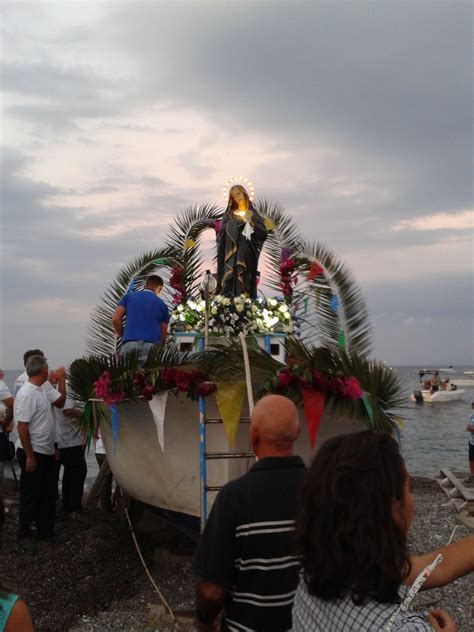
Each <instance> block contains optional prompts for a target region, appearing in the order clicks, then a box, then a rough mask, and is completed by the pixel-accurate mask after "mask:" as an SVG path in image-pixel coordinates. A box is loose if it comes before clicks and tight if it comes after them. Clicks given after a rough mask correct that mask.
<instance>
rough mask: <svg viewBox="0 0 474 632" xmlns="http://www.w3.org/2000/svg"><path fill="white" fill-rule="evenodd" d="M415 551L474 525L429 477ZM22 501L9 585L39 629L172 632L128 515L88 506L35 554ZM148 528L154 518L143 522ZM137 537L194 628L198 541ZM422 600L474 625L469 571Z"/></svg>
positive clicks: (10, 541)
mask: <svg viewBox="0 0 474 632" xmlns="http://www.w3.org/2000/svg"><path fill="white" fill-rule="evenodd" d="M413 494H414V498H415V514H414V522H413V527H412V531H411V536H410V542H411V550H412V552H413V553H415V554H416V553H422V552H424V551H427V550H432V549H435V548H438V547H440V546H443V545H444V544H445V543H447V542H448V540H449V537H450V535H451V532H452V529H453V527H454V526H455V525H456V524H458V525H459V526H458V528H457V530H456V533H455V536H454V539H455V540H457V539H460V538H462V537H464V536H466V535H469V534H470V533H471V532H472V531H471V530H470V529H469V528H468V527H467V526H466V525H464V524H460V523H459V521H458V514H457V512H456V510H455V509H454V508H453V507H452V506H451V504H450V503H449V502H448V499H447V497H446V496H445V495H444V493H443V492H442V491H441V490H440V489H439V487H438V485H437V483H436V482H435V481H433V480H431V479H428V478H419V477H418V478H414V479H413ZM16 502H17V499H16V494H15V493H14V491H13V490H12V491H10V492H9V493H7V494H6V503H7V509H8V513H7V519H6V528H5V536H4V544H3V551H2V559H3V569H4V570H3V573H2V574H3V577H4V581H5V583H7V584H8V586H9V587H10V588H11V589H12V590H14V591H17V592H19V593H20V594H21V595H22V596H23V597H24V599H25V601H26V603H27V605H28V608H29V610H30V613H31V615H32V618H33V622H34V625H35V630H37V631H38V632H65V631H69V632H114V631H117V632H145V631H147V632H150V631H153V630H155V631H159V632H167V631H168V630H170V631H171V630H172V629H173V626H172V624H170V623H167V622H166V621H162V620H161V608H160V607H159V603H160V601H159V599H158V596H157V594H156V592H155V591H154V589H153V587H152V586H151V583H150V581H149V579H148V578H147V577H146V575H145V572H144V570H143V567H142V565H141V562H140V560H139V557H138V555H137V553H136V550H135V547H134V544H133V540H132V537H131V533H130V531H129V528H128V526H127V523H126V521H125V520H124V519H123V516H122V517H120V516H119V515H115V514H104V513H102V512H100V511H99V510H94V511H92V512H88V513H87V514H84V516H81V517H80V518H78V519H74V518H69V519H67V520H66V521H64V522H62V523H61V524H60V527H61V528H60V530H59V534H60V535H61V538H62V539H63V540H64V543H61V544H59V543H57V544H51V543H43V544H42V546H40V548H39V551H38V553H37V554H36V555H35V556H34V557H33V556H30V557H29V556H28V554H25V553H21V552H19V551H18V548H17V545H16V514H17V504H16ZM142 526H143V527H147V525H146V524H143V525H142ZM137 537H138V541H139V544H140V548H141V549H142V552H143V555H144V557H145V559H146V562H147V565H148V566H149V569H150V572H151V575H152V577H153V578H154V580H155V582H156V583H157V584H158V586H159V588H160V590H161V591H162V592H163V594H164V596H165V598H166V599H167V601H168V602H169V604H170V605H171V607H172V609H173V610H174V611H175V613H177V614H178V615H181V617H180V621H181V623H180V629H181V630H191V629H192V626H191V625H190V623H189V622H190V618H191V612H192V608H193V604H194V590H195V583H196V582H195V579H194V578H193V577H192V575H191V574H190V564H191V559H192V555H193V551H194V548H195V542H194V541H193V540H192V539H191V538H189V537H188V536H186V535H184V534H183V533H181V532H179V531H178V530H176V529H174V528H173V527H171V526H169V525H168V524H167V523H166V522H164V521H156V520H153V528H152V529H151V528H150V526H148V528H146V529H140V525H138V526H137ZM417 606H418V607H419V608H421V609H425V608H428V607H431V606H435V607H439V608H443V609H446V610H447V611H448V612H449V613H450V614H451V615H452V616H453V618H454V619H455V620H456V622H457V625H458V630H459V632H470V631H471V630H472V626H473V621H474V619H473V614H474V613H473V610H474V577H473V576H472V574H471V575H468V576H467V577H464V578H461V579H459V580H457V581H455V582H453V583H452V584H450V585H449V586H446V587H444V588H443V589H437V590H432V591H426V592H424V593H422V594H421V596H420V597H418V604H417Z"/></svg>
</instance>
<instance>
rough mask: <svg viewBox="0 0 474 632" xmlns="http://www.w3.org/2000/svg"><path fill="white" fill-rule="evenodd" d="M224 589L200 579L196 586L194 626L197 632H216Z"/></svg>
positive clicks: (223, 598) (222, 603)
mask: <svg viewBox="0 0 474 632" xmlns="http://www.w3.org/2000/svg"><path fill="white" fill-rule="evenodd" d="M225 594H226V593H225V590H224V589H223V588H222V587H221V586H218V585H217V584H213V583H212V582H206V581H204V580H201V581H200V582H199V583H198V585H197V588H196V616H195V619H194V627H195V628H196V630H197V631H198V632H216V631H217V629H218V621H217V617H218V616H219V614H220V612H221V610H222V607H223V605H224V600H225Z"/></svg>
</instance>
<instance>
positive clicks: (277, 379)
mask: <svg viewBox="0 0 474 632" xmlns="http://www.w3.org/2000/svg"><path fill="white" fill-rule="evenodd" d="M301 388H312V389H314V390H317V391H319V392H321V393H324V394H325V395H332V396H334V397H336V398H342V399H347V400H357V399H361V398H362V397H363V395H364V392H363V390H362V388H361V386H360V383H359V380H358V379H357V378H355V377H354V376H345V375H342V374H340V375H329V374H327V375H324V374H323V373H321V372H320V371H318V370H317V369H315V368H310V367H307V366H302V365H299V364H289V365H287V366H285V367H284V368H283V369H281V370H280V371H278V372H277V373H276V375H274V376H273V377H271V378H269V379H268V380H267V381H266V382H265V384H264V385H263V388H262V392H263V393H265V392H273V393H275V392H276V393H281V394H284V395H287V396H288V397H290V398H291V399H298V398H299V392H300V389H301Z"/></svg>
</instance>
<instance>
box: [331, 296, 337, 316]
mask: <svg viewBox="0 0 474 632" xmlns="http://www.w3.org/2000/svg"><path fill="white" fill-rule="evenodd" d="M329 305H330V307H331V309H332V311H333V312H336V314H337V312H338V307H339V299H338V298H337V295H336V294H333V296H332V298H331V302H330V304H329Z"/></svg>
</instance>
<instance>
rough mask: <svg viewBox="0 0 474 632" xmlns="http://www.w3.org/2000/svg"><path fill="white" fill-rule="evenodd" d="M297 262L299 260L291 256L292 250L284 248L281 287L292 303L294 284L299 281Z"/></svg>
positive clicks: (287, 299) (281, 265)
mask: <svg viewBox="0 0 474 632" xmlns="http://www.w3.org/2000/svg"><path fill="white" fill-rule="evenodd" d="M297 263H298V262H297V260H296V259H295V258H293V257H292V256H291V251H290V250H289V249H288V248H283V249H282V251H281V263H280V288H281V291H282V292H283V296H284V297H285V300H286V301H287V303H291V301H292V299H293V286H294V285H296V284H297V283H298V276H297V274H296V269H297Z"/></svg>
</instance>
